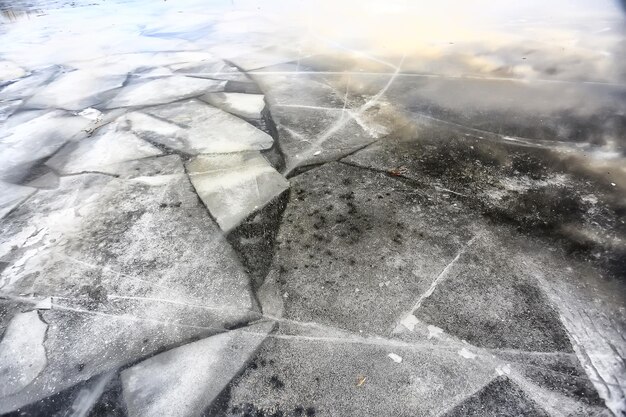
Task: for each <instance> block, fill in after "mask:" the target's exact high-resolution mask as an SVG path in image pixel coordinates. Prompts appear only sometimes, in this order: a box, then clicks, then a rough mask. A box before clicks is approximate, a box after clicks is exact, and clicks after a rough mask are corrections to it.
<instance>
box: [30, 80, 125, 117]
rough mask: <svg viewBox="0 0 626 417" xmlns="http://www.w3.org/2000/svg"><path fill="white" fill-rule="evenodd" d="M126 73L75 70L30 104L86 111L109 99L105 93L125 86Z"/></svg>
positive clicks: (39, 93)
mask: <svg viewBox="0 0 626 417" xmlns="http://www.w3.org/2000/svg"><path fill="white" fill-rule="evenodd" d="M125 80H126V74H118V75H105V74H103V73H98V72H94V71H83V70H77V71H71V72H67V73H65V74H62V75H60V76H58V77H57V78H56V79H55V80H54V81H52V82H51V83H50V84H48V85H46V86H45V87H43V88H42V89H40V90H39V91H37V93H35V95H34V96H33V97H31V98H30V100H28V101H27V102H26V105H27V106H30V107H34V108H43V109H47V108H60V109H66V110H82V109H84V108H86V107H89V106H93V105H96V104H98V103H100V102H102V101H103V100H105V99H106V97H105V95H104V94H103V93H105V92H107V91H109V90H113V89H115V88H118V87H121V86H122V84H123V83H124V81H125Z"/></svg>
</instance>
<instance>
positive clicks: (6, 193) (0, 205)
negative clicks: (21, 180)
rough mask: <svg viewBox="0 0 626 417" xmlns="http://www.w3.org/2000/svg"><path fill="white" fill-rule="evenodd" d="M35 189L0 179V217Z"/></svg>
mask: <svg viewBox="0 0 626 417" xmlns="http://www.w3.org/2000/svg"><path fill="white" fill-rule="evenodd" d="M35 191H37V190H36V189H35V188H32V187H24V186H21V185H15V184H10V183H8V182H4V181H0V219H2V218H3V217H4V216H6V215H7V214H9V213H10V212H11V210H13V209H14V208H15V207H17V206H18V205H19V204H20V203H21V202H22V201H24V200H25V199H27V198H28V197H29V196H30V195H31V194H33V193H34V192H35Z"/></svg>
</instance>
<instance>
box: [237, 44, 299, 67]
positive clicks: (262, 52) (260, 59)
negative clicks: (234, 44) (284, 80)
mask: <svg viewBox="0 0 626 417" xmlns="http://www.w3.org/2000/svg"><path fill="white" fill-rule="evenodd" d="M300 57H301V54H300V53H299V52H298V51H296V50H289V49H282V48H265V49H259V50H256V51H253V52H248V53H246V54H242V55H238V56H236V57H232V58H230V61H232V62H233V63H235V65H237V66H238V67H239V68H243V69H244V70H246V71H252V70H255V69H259V68H263V67H268V66H270V65H276V64H281V63H284V62H290V61H296V60H297V59H298V58H300Z"/></svg>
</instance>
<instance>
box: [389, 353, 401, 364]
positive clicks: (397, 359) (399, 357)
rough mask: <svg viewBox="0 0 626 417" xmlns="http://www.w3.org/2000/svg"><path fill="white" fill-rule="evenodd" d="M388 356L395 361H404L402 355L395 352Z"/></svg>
mask: <svg viewBox="0 0 626 417" xmlns="http://www.w3.org/2000/svg"><path fill="white" fill-rule="evenodd" d="M387 356H388V357H389V359H391V360H392V361H394V362H395V363H401V362H402V356H400V355H396V354H395V353H390V354H389V355H387Z"/></svg>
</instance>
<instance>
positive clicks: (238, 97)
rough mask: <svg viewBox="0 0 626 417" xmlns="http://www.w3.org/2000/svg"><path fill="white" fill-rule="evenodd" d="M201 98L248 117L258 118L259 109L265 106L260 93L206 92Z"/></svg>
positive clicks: (230, 111)
mask: <svg viewBox="0 0 626 417" xmlns="http://www.w3.org/2000/svg"><path fill="white" fill-rule="evenodd" d="M202 99H203V100H205V101H206V102H207V103H209V104H212V105H214V106H215V107H219V108H220V109H222V110H225V111H227V112H229V113H232V114H235V115H237V116H241V117H245V118H248V119H260V118H261V111H263V108H264V107H265V100H264V96H263V95H262V94H244V93H208V94H205V95H204V96H202Z"/></svg>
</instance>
